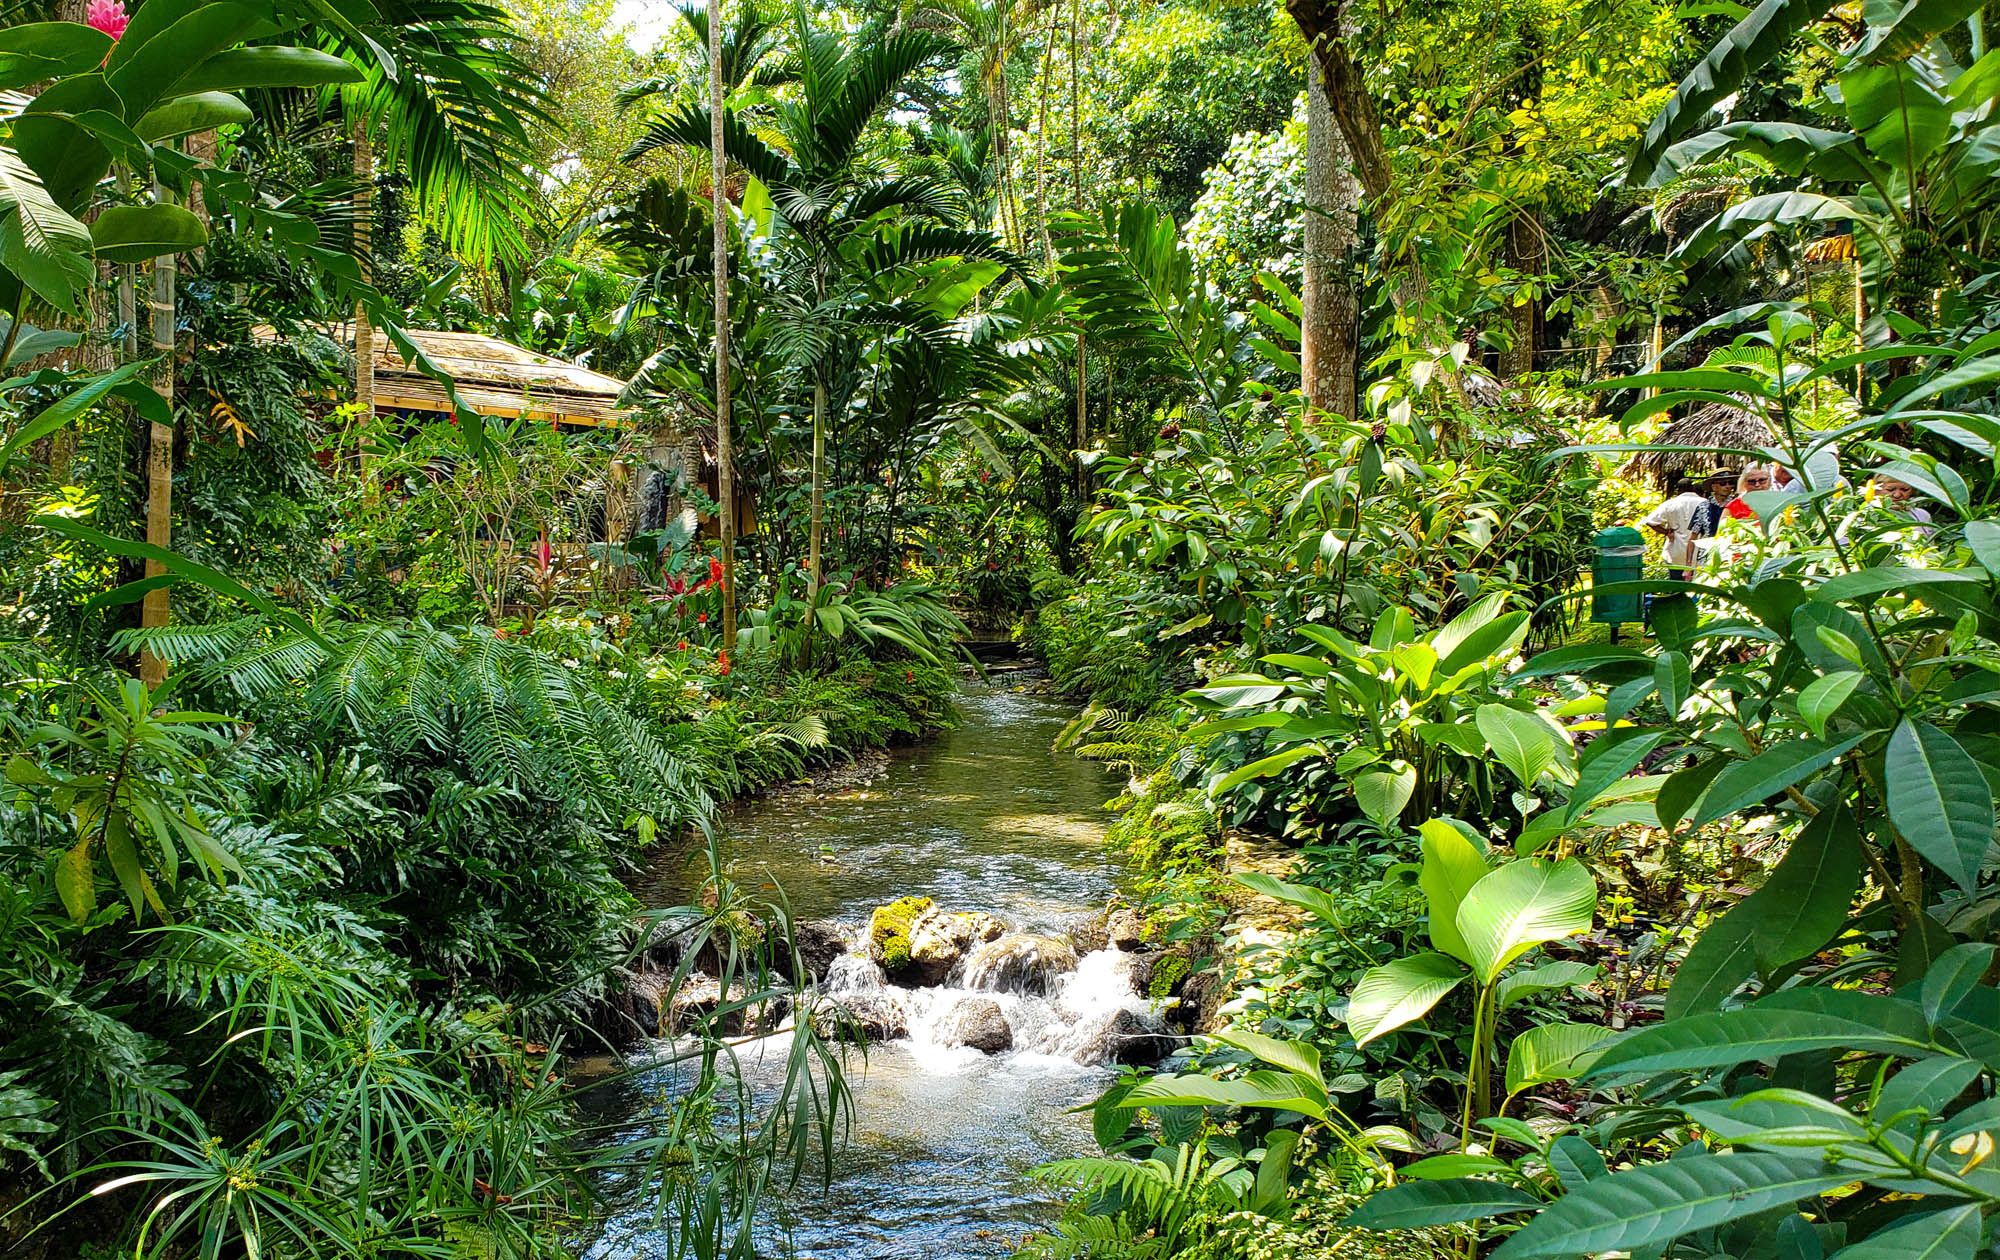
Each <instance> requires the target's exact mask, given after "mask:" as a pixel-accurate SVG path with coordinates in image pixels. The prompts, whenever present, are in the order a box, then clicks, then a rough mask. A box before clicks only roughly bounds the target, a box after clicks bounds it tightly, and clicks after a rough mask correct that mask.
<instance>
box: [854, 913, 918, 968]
mask: <svg viewBox="0 0 2000 1260" xmlns="http://www.w3.org/2000/svg"><path fill="white" fill-rule="evenodd" d="M930 908H931V899H930V898H929V897H898V898H897V899H896V900H894V901H892V902H890V903H889V904H888V905H886V906H877V907H875V913H874V914H872V915H870V916H869V918H868V949H869V953H871V954H873V955H874V957H875V961H876V962H879V963H881V964H882V966H883V968H884V969H886V970H888V971H890V972H897V971H901V970H902V969H903V968H905V967H908V966H909V965H910V928H911V926H912V925H913V924H915V923H916V921H917V918H918V917H919V916H920V915H922V914H923V912H924V911H926V910H928V909H930Z"/></svg>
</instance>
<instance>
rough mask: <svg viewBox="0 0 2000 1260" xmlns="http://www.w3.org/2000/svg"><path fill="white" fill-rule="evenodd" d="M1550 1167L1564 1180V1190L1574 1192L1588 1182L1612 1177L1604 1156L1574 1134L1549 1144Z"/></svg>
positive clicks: (1566, 1134)
mask: <svg viewBox="0 0 2000 1260" xmlns="http://www.w3.org/2000/svg"><path fill="white" fill-rule="evenodd" d="M1549 1167H1550V1168H1551V1169H1553V1170H1554V1171H1555V1174H1556V1176H1558V1177H1560V1178H1561V1179H1562V1184H1563V1189H1565V1190H1574V1189H1576V1188H1577V1187H1578V1186H1580V1185H1582V1184H1583V1183H1584V1182H1586V1181H1596V1180H1597V1179H1598V1178H1599V1177H1609V1176H1610V1175H1611V1167H1610V1165H1608V1164H1606V1163H1605V1162H1604V1155H1603V1154H1602V1153H1601V1152H1600V1151H1599V1150H1598V1149H1597V1148H1596V1147H1594V1146H1592V1145H1591V1144H1590V1143H1589V1142H1587V1141H1585V1140H1584V1139H1583V1138H1580V1137H1578V1136H1577V1135H1576V1134H1574V1133H1565V1134H1564V1135H1563V1136H1561V1137H1559V1138H1557V1139H1556V1140H1555V1141H1553V1142H1551V1143H1549Z"/></svg>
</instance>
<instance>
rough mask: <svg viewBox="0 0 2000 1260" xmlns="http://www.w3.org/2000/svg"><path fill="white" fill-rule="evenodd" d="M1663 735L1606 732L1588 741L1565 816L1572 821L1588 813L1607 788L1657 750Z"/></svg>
mask: <svg viewBox="0 0 2000 1260" xmlns="http://www.w3.org/2000/svg"><path fill="white" fill-rule="evenodd" d="M1667 734H1668V732H1666V731H1648V730H1642V729H1640V728H1638V727H1627V728H1625V729H1624V730H1617V731H1606V732H1605V733H1604V734H1602V735H1599V736H1598V737H1597V738H1596V739H1594V740H1592V741H1590V746H1589V747H1588V748H1586V749H1584V751H1583V759H1582V761H1581V762H1580V763H1579V764H1578V766H1577V770H1576V786H1575V787H1574V788H1572V789H1571V791H1570V794H1569V808H1568V811H1567V813H1568V816H1569V817H1570V818H1571V819H1572V820H1574V819H1575V818H1576V817H1577V815H1579V814H1581V813H1582V812H1583V811H1584V810H1586V809H1588V808H1589V807H1590V806H1591V804H1592V803H1593V802H1595V801H1596V800H1597V798H1598V797H1599V796H1601V795H1603V794H1604V792H1605V791H1606V790H1607V789H1608V788H1610V786H1611V785H1612V784H1614V783H1616V782H1618V780H1620V779H1622V778H1624V777H1625V776H1626V775H1628V774H1630V773H1631V772H1632V771H1633V770H1635V769H1637V768H1638V765H1639V763H1640V762H1642V761H1644V760H1645V759H1646V754H1647V753H1650V752H1652V751H1653V750H1654V749H1655V748H1658V747H1659V746H1660V742H1661V741H1662V740H1664V739H1666V737H1667Z"/></svg>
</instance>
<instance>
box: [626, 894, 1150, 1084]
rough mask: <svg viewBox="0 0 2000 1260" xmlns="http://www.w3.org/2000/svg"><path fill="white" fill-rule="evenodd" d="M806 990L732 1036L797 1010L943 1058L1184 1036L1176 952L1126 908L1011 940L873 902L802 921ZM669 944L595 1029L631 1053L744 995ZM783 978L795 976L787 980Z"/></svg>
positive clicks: (738, 1017)
mask: <svg viewBox="0 0 2000 1260" xmlns="http://www.w3.org/2000/svg"><path fill="white" fill-rule="evenodd" d="M797 939H798V940H799V943H800V953H801V956H802V957H803V958H804V960H805V963H806V966H807V967H808V968H809V970H810V972H811V974H810V976H809V977H801V979H804V980H805V981H806V983H807V984H808V985H809V986H810V990H811V992H810V993H808V994H807V995H805V996H804V997H802V998H800V999H799V1000H797V1001H794V1000H791V999H789V998H778V999H773V1000H770V1001H766V1002H762V1003H759V1004H757V1005H755V1006H753V1007H750V1008H748V1009H745V1010H736V1009H733V1008H730V1009H728V1013H727V1015H726V1016H725V1019H724V1023H723V1027H722V1029H721V1031H723V1032H725V1033H727V1034H729V1035H745V1034H757V1033H768V1032H776V1031H778V1030H780V1029H782V1028H785V1027H788V1026H789V1024H790V1021H791V1020H792V1019H793V1018H794V1017H796V1016H797V1015H799V1014H802V1013H803V1012H806V1011H810V1012H811V1015H810V1018H812V1019H814V1020H815V1021H817V1023H818V1026H819V1028H820V1031H821V1032H822V1033H824V1034H826V1035H829V1036H838V1037H845V1038H849V1039H852V1040H856V1041H866V1042H869V1043H877V1042H887V1041H897V1040H902V1039H905V1038H907V1039H909V1040H910V1041H911V1042H912V1043H914V1044H915V1045H916V1046H917V1047H918V1048H926V1049H932V1050H935V1051H937V1052H939V1053H941V1054H944V1055H946V1056H947V1057H949V1056H952V1055H960V1054H973V1055H995V1054H1008V1053H1012V1054H1042V1055H1051V1056H1056V1057H1059V1058H1063V1059H1069V1060H1072V1061H1074V1062H1077V1063H1083V1064H1104V1063H1152V1062H1156V1061H1158V1060H1159V1059H1161V1058H1164V1057H1165V1056H1166V1055H1167V1054H1169V1053H1171V1052H1172V1051H1173V1049H1174V1047H1175V1046H1176V1045H1177V1044H1178V1042H1179V1037H1180V1034H1181V1033H1184V1032H1185V1031H1187V1029H1186V1027H1185V1023H1184V1021H1178V1020H1177V1019H1176V1015H1177V1012H1178V1009H1179V1007H1180V1005H1181V1004H1180V1002H1179V1000H1178V999H1179V988H1180V984H1181V982H1182V981H1183V980H1184V978H1185V976H1186V975H1187V972H1188V967H1187V965H1186V960H1185V959H1184V958H1182V957H1181V956H1180V955H1179V954H1177V953H1173V952H1170V951H1165V950H1161V949H1157V948H1149V947H1148V946H1147V945H1146V943H1145V940H1144V937H1143V934H1142V932H1141V931H1140V930H1139V926H1138V920H1137V916H1135V915H1133V914H1132V913H1131V912H1130V911H1117V912H1113V913H1112V914H1111V915H1110V916H1109V919H1108V921H1107V917H1106V916H1105V915H1104V914H1098V915H1095V916H1092V917H1091V918H1089V919H1087V920H1085V921H1084V922H1082V923H1079V924H1078V925H1076V926H1075V927H1074V928H1073V929H1072V930H1070V931H1067V932H1063V933H1059V934H1057V933H1038V932H1010V931H1008V930H1007V925H1006V924H1005V923H1004V922H1002V921H1001V920H1000V919H998V918H995V917H994V916H993V915H990V914H985V913H982V912H978V911H954V910H947V909H944V908H941V907H939V906H936V905H934V904H932V903H931V901H930V899H929V898H925V897H905V898H902V899H900V900H897V901H894V902H891V903H890V904H888V905H885V906H881V907H878V908H877V909H876V910H875V912H874V913H873V914H872V915H871V916H870V919H869V922H868V923H867V924H866V925H863V926H852V927H849V926H843V925H840V924H835V923H829V922H824V921H817V922H807V923H802V924H800V925H798V929H797ZM687 961H688V960H687V959H685V958H684V957H681V956H678V955H675V954H673V953H672V952H670V951H668V950H663V949H649V950H641V951H639V954H638V957H637V959H636V960H635V965H634V967H633V969H632V971H630V972H629V973H627V975H626V976H625V978H624V983H623V985H622V986H621V987H620V989H619V991H618V992H617V994H616V995H615V996H614V997H612V998H610V999H607V1001H606V1003H605V1004H604V1007H603V1009H602V1010H601V1012H600V1018H599V1020H598V1021H597V1023H598V1025H599V1027H600V1030H601V1031H603V1032H604V1033H605V1034H606V1035H607V1037H609V1038H611V1039H612V1040H614V1041H617V1042H620V1043H622V1044H626V1045H630V1044H634V1043H636V1042H638V1041H641V1040H644V1039H646V1038H649V1037H663V1036H669V1035H671V1034H672V1033H673V1032H675V1031H677V1030H684V1029H686V1028H688V1027H690V1026H692V1024H693V1022H694V1021H696V1020H699V1019H704V1018H710V1017H712V1015H713V1013H714V1012H715V1011H717V1010H718V1009H724V1008H728V1007H729V1004H730V1003H731V1002H732V1001H733V1000H740V998H741V996H742V994H741V993H740V992H731V993H729V994H724V993H723V992H722V986H721V985H720V984H718V983H717V982H716V980H715V979H713V978H712V977H711V976H709V975H707V974H705V973H704V972H703V971H702V970H701V967H700V964H701V963H702V962H704V961H706V960H703V959H696V960H694V964H695V965H694V969H693V970H692V971H691V973H690V974H689V975H688V976H687V977H686V978H685V979H684V980H683V981H682V983H681V985H680V987H679V989H678V990H674V989H673V987H672V982H673V978H674V972H675V969H676V968H677V967H679V966H682V965H684V964H685V963H687ZM785 979H790V977H786V978H785Z"/></svg>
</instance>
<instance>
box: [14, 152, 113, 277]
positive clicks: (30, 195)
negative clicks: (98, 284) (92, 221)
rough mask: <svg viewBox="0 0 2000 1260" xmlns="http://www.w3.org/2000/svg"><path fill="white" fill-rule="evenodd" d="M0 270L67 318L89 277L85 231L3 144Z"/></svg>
mask: <svg viewBox="0 0 2000 1260" xmlns="http://www.w3.org/2000/svg"><path fill="white" fill-rule="evenodd" d="M0 266H4V267H5V268H6V269H7V270H8V271H11V272H13V273H14V275H15V276H16V277H17V278H19V280H20V281H21V283H23V284H25V285H27V286H28V287H29V288H30V289H33V290H34V291H35V293H36V294H37V295H39V296H40V297H41V299H42V300H43V301H45V302H47V303H48V304H49V305H50V306H53V307H55V308H56V309H58V310H60V311H64V312H67V313H68V314H71V315H74V314H76V313H77V304H76V297H77V294H78V293H79V292H81V291H82V290H83V289H84V288H86V287H87V286H88V285H89V284H90V282H91V278H92V276H93V274H94V272H93V269H92V268H91V265H90V229H89V228H87V227H85V226H84V225H83V224H82V223H81V222H79V221H78V220H77V218H76V216H74V215H72V214H71V213H70V212H69V211H67V210H64V209H63V208H62V207H61V206H59V205H57V204H56V203H55V201H54V199H53V198H52V197H50V195H49V192H48V190H47V189H46V188H44V187H43V186H42V177H41V176H40V175H39V174H37V173H36V172H35V170H34V168H33V167H31V166H29V165H28V163H27V162H26V161H25V160H23V158H22V157H21V155H20V154H19V153H18V152H16V151H15V150H14V148H13V147H12V146H11V145H7V144H0Z"/></svg>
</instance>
